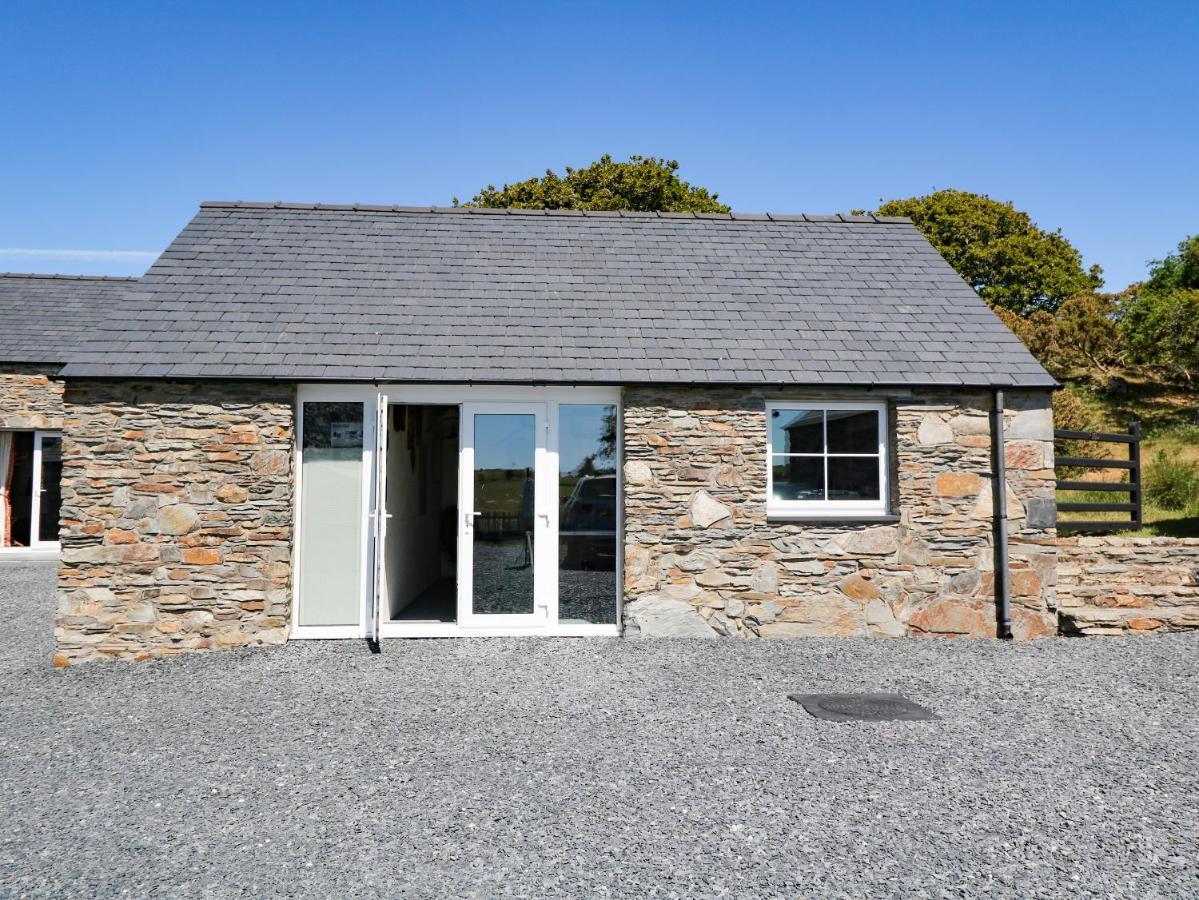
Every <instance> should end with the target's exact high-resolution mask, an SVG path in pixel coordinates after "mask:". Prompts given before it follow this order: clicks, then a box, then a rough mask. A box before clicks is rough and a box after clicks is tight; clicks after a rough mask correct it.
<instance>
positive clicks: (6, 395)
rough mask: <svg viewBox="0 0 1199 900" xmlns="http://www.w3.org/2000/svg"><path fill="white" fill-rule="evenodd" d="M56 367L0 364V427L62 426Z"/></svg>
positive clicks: (60, 386)
mask: <svg viewBox="0 0 1199 900" xmlns="http://www.w3.org/2000/svg"><path fill="white" fill-rule="evenodd" d="M58 369H59V367H58V366H39V365H26V364H24V363H0V430H9V429H12V430H29V429H34V428H52V429H59V428H62V391H63V383H62V381H61V379H59V378H58Z"/></svg>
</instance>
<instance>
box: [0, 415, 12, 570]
mask: <svg viewBox="0 0 1199 900" xmlns="http://www.w3.org/2000/svg"><path fill="white" fill-rule="evenodd" d="M11 480H12V432H11V431H0V547H7V546H9V545H10V544H11V543H12V535H11V533H10V531H11V528H12V523H11V521H10V516H9V500H8V484H9V482H10V481H11Z"/></svg>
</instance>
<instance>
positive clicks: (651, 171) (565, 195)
mask: <svg viewBox="0 0 1199 900" xmlns="http://www.w3.org/2000/svg"><path fill="white" fill-rule="evenodd" d="M678 169H679V164H678V163H677V162H676V161H675V160H673V159H658V158H656V157H653V156H630V157H629V158H628V160H627V161H626V162H614V161H613V159H612V157H611V156H609V155H608V154H606V153H605V154H604V155H603V156H601V157H600V158H599V160H598V161H597V162H593V163H592V164H591V165H589V166H587V167H585V168H582V169H572V168H571V167H570V166H567V167H566V171H565V173H564V174H562V175H558V174H557V173H555V172H553V171H551V170H549V169H547V170H546V172H545V176H544V177H542V178H530V179H528V180H527V181H518V182H517V183H516V184H505V185H504V186H503V187H502V188H497V187H496V186H495V185H493V184H489V185H487V187H485V188H483V189H482V190H481V191H479V193H477V194H475V196H474V197H472V198H471V200H470V202H469V203H466V204H464V205H465V206H486V207H494V208H506V207H513V208H517V209H596V210H634V211H641V212H706V213H726V212H728V211H729V207H728V206H726V205H725V204H723V203H720V202H719V201H718V199H717V195H716V194H714V193H709V192H708V189H707V188H702V187H696V186H694V185H691V184H688V183H687V182H686V181H683V180H682V179H681V178H679V176H678ZM454 205H455V206H457V205H458V198H457V197H455V198H454Z"/></svg>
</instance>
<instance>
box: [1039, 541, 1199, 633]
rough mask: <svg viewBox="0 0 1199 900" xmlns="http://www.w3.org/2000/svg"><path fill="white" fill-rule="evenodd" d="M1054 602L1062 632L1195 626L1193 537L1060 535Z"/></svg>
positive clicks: (1197, 563)
mask: <svg viewBox="0 0 1199 900" xmlns="http://www.w3.org/2000/svg"><path fill="white" fill-rule="evenodd" d="M1058 605H1059V608H1060V614H1061V623H1062V631H1063V632H1065V633H1066V634H1151V633H1153V632H1163V631H1186V630H1191V629H1199V538H1161V537H1159V538H1134V537H1120V536H1113V537H1063V538H1060V539H1059V540H1058Z"/></svg>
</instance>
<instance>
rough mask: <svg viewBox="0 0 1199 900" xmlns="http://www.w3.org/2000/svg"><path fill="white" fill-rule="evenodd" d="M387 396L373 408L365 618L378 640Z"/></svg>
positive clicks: (383, 606) (383, 601)
mask: <svg viewBox="0 0 1199 900" xmlns="http://www.w3.org/2000/svg"><path fill="white" fill-rule="evenodd" d="M387 403H388V401H387V395H386V394H383V393H380V394H379V397H378V401H377V405H376V407H375V472H374V485H375V490H374V498H373V502H372V515H371V521H372V522H373V524H374V529H373V531H374V534H373V536H372V537H373V540H372V547H371V553H372V559H373V575H374V578H373V582H374V584H373V586H372V588H371V596H370V601H371V602H370V615H369V616H368V617H367V634H366V636H367V638H369V639H370V640H373V641H378V640H379V634H380V627H381V625H382V623H383V622H384V621H386V619H387V612H386V610H387V608H388V597H387V520H388V519H390V518H391V514H390V513H388V512H387V413H388V405H387Z"/></svg>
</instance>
